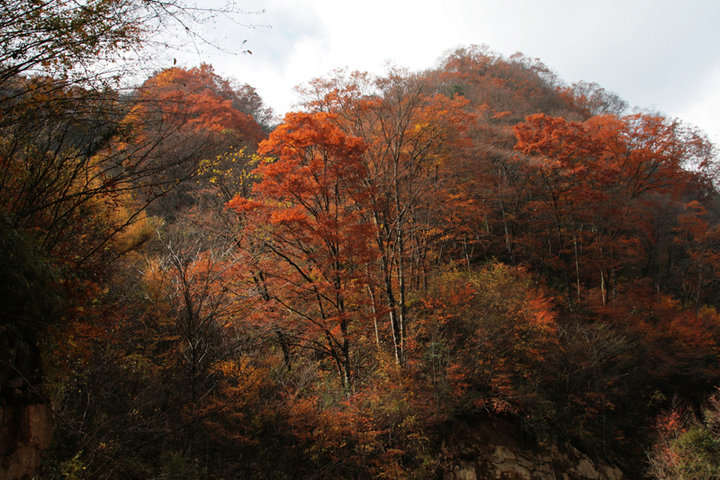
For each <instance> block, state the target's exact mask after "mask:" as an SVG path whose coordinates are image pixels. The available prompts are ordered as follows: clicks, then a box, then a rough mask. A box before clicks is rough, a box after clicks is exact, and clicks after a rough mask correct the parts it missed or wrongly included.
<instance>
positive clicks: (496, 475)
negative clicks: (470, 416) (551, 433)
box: [443, 420, 627, 480]
mask: <svg viewBox="0 0 720 480" xmlns="http://www.w3.org/2000/svg"><path fill="white" fill-rule="evenodd" d="M512 432H513V428H512V427H511V426H509V425H508V424H506V423H504V422H501V421H498V420H488V421H487V422H485V423H483V424H481V425H478V426H477V430H475V431H474V432H467V431H466V432H464V433H462V434H460V435H453V436H452V437H453V438H449V439H448V440H447V442H446V448H445V450H446V452H445V458H446V464H445V468H444V474H443V480H491V479H492V480H624V479H625V478H627V477H625V475H624V474H623V472H622V471H621V470H620V469H619V468H617V467H614V466H612V465H609V464H606V463H603V462H600V461H593V460H592V459H590V458H589V457H588V456H587V455H585V454H583V453H582V452H580V451H578V450H577V449H575V448H573V447H572V446H569V445H566V446H555V445H553V446H538V445H533V446H527V445H526V446H523V445H522V444H521V442H519V441H518V438H517V437H516V436H515V435H513V434H512ZM458 437H461V438H458ZM450 445H454V447H450ZM458 445H462V447H461V448H458V447H457V446H458ZM453 450H455V451H453Z"/></svg>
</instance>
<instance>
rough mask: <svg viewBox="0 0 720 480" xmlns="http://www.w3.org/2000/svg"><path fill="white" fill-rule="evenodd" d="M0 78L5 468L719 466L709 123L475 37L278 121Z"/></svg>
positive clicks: (174, 474)
mask: <svg viewBox="0 0 720 480" xmlns="http://www.w3.org/2000/svg"><path fill="white" fill-rule="evenodd" d="M0 45H2V44H0ZM71 47H72V48H76V46H71ZM68 48H70V47H68ZM72 48H70V50H71V52H70V53H69V54H74V53H72ZM88 48H89V47H88ZM91 53H92V54H98V52H94V53H93V52H90V53H88V54H91ZM100 53H102V52H100ZM2 58H3V57H0V60H1V59H2ZM1 65H3V66H7V65H8V63H7V62H5V63H2V64H1ZM11 67H12V68H10V67H8V68H5V69H0V102H1V104H2V115H1V116H0V161H1V162H2V168H1V169H0V185H2V189H1V190H0V244H2V246H3V250H4V252H5V255H3V257H2V261H0V278H2V279H3V289H2V294H1V295H0V302H1V305H0V312H2V314H1V315H2V316H1V317H0V318H1V320H0V321H1V323H0V345H2V348H0V387H1V390H0V422H1V423H2V428H1V429H0V432H2V433H0V477H3V478H11V479H15V478H18V479H20V478H44V479H61V478H62V479H95V478H104V479H118V480H120V479H135V478H158V479H159V478H163V479H170V478H177V479H181V478H182V479H193V478H197V479H201V478H215V479H231V478H258V479H262V478H268V479H270V478H272V479H282V478H288V479H290V478H298V479H300V478H328V479H330V478H333V479H334V478H358V479H360V478H393V479H399V478H445V479H453V478H454V479H461V478H462V479H469V478H486V477H493V478H508V479H513V478H518V479H520V478H523V479H525V478H537V479H541V478H542V479H546V478H547V479H550V478H571V479H600V478H607V479H613V480H615V479H620V478H629V479H632V478H656V479H662V480H664V479H670V478H687V479H700V478H716V477H717V476H718V472H719V471H720V464H718V458H720V455H719V454H720V432H718V418H720V417H719V416H718V415H720V409H719V408H718V397H717V394H716V391H717V386H718V385H720V358H719V357H718V345H719V342H720V314H718V311H717V308H718V305H719V302H720V297H718V291H719V290H718V280H719V279H720V230H719V228H720V227H718V220H719V218H720V203H719V199H720V197H719V196H718V191H717V180H718V179H717V175H718V170H717V169H718V162H717V155H716V152H715V150H714V147H713V145H711V144H710V143H709V142H708V140H707V139H706V137H705V136H704V135H703V134H702V133H701V132H698V131H697V130H695V129H694V128H692V127H689V126H687V125H683V124H682V123H680V122H679V121H677V120H673V119H669V118H665V117H663V116H662V115H658V114H649V113H643V112H633V113H630V110H629V108H628V106H627V105H626V103H625V102H624V101H623V100H622V99H620V98H618V96H617V95H614V94H613V93H611V92H607V91H605V90H603V89H602V88H601V87H600V86H598V85H596V84H592V83H581V84H576V85H567V84H565V83H564V82H563V81H562V80H561V79H559V78H557V77H556V76H555V75H554V74H553V73H552V72H551V71H550V70H549V69H548V68H547V67H546V66H544V65H543V64H542V63H540V62H539V61H537V60H530V59H528V58H526V57H524V56H522V55H514V56H512V57H510V58H504V57H502V56H500V55H498V54H495V53H493V52H492V51H489V50H488V49H484V48H477V47H469V48H465V49H459V50H457V51H455V52H453V53H451V54H448V55H447V56H446V57H445V58H443V59H441V61H440V62H439V63H438V67H437V68H435V69H433V70H428V71H422V72H409V71H404V70H400V69H391V70H389V71H388V72H387V73H386V74H385V75H382V76H377V77H376V76H373V75H370V74H368V73H363V72H342V71H340V72H335V73H333V74H331V75H330V76H326V77H320V78H317V79H314V80H311V81H309V82H308V83H307V84H306V85H304V86H303V87H302V89H301V93H300V94H301V98H302V102H303V103H302V105H303V106H302V108H301V109H300V110H299V111H295V112H291V113H288V114H287V115H285V117H284V118H283V120H282V121H280V123H279V124H277V125H272V124H271V120H270V119H271V117H272V116H271V113H270V111H269V109H268V108H267V107H266V106H265V105H264V104H263V101H262V99H261V98H260V97H259V95H258V94H257V92H256V91H255V89H254V88H253V87H252V86H250V85H242V84H237V83H233V82H231V81H230V80H228V79H224V78H221V77H220V76H219V75H217V74H216V73H215V72H214V70H213V68H212V67H211V66H209V65H201V66H198V67H196V68H191V69H186V68H180V67H173V68H168V69H165V70H162V71H158V72H156V73H155V74H154V75H152V76H151V77H150V78H147V79H146V80H145V81H144V82H143V83H142V85H140V86H138V87H137V88H134V89H133V90H132V91H131V92H129V93H128V92H122V93H121V92H119V91H118V90H116V89H114V88H112V87H111V86H108V85H104V86H103V87H102V88H100V87H98V86H96V85H95V86H94V85H92V84H91V83H87V82H85V83H73V82H68V81H67V77H65V78H64V79H62V80H59V79H58V77H53V76H48V75H38V74H35V73H34V72H32V71H23V70H22V69H20V70H18V67H17V65H15V66H12V65H11ZM33 475H36V477H33ZM502 475H504V476H502Z"/></svg>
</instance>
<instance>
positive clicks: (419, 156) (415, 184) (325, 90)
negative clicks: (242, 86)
mask: <svg viewBox="0 0 720 480" xmlns="http://www.w3.org/2000/svg"><path fill="white" fill-rule="evenodd" d="M304 95H305V97H306V98H307V99H308V106H309V107H310V108H313V109H315V110H319V111H330V112H333V113H335V114H336V115H337V120H336V122H337V123H338V124H339V125H340V127H341V128H342V129H343V130H344V131H347V132H349V133H350V134H352V135H356V136H358V137H360V138H362V139H363V141H364V142H365V144H366V145H367V150H366V151H365V152H364V153H363V155H362V163H363V168H364V170H365V172H366V174H365V175H366V177H365V178H366V180H365V181H366V184H367V186H368V187H369V193H368V195H366V196H365V197H363V198H362V199H361V201H360V202H359V203H358V206H357V208H358V211H359V212H361V214H362V215H363V216H364V217H365V219H366V222H368V223H369V224H372V225H373V235H374V245H375V248H376V249H377V252H378V254H379V258H378V262H377V266H376V272H377V273H376V280H375V282H374V283H373V284H372V285H370V286H369V290H368V292H369V296H370V299H369V300H370V303H371V304H372V305H373V306H374V308H375V310H376V312H380V311H383V312H387V313H386V314H387V315H388V319H389V334H390V342H391V345H392V352H393V354H394V356H395V359H396V361H397V363H398V364H403V363H404V362H405V348H406V343H407V335H408V322H407V315H408V308H407V296H408V292H409V289H410V288H411V284H413V283H415V284H419V283H421V279H422V278H423V277H424V276H425V275H426V274H427V268H428V263H427V262H428V257H429V251H430V248H431V246H432V245H433V244H434V240H437V238H438V237H440V236H441V235H437V230H436V228H437V225H433V224H431V223H430V217H431V216H432V213H430V212H431V211H432V208H433V207H434V206H435V205H436V202H439V201H441V200H440V199H441V198H442V194H441V193H439V192H441V190H442V189H441V187H440V185H439V182H440V181H441V178H442V177H441V176H440V175H439V172H440V171H441V170H442V169H443V167H444V166H445V165H446V163H448V162H450V155H451V152H452V149H453V146H455V145H457V144H459V143H461V142H462V138H463V135H462V134H463V131H464V122H465V121H466V120H468V116H467V115H466V114H465V112H464V110H463V107H464V105H465V102H464V100H463V99H462V98H455V99H451V98H448V97H447V96H444V95H440V94H435V93H433V92H432V91H431V90H430V89H428V88H427V85H426V84H425V83H424V82H423V80H422V79H421V78H419V77H415V76H412V75H406V74H405V73H403V72H402V71H390V72H389V73H388V75H387V76H386V77H380V78H376V79H373V78H371V77H369V76H368V75H367V74H363V73H359V72H356V73H353V74H350V75H348V76H343V75H338V76H337V77H336V78H330V79H317V80H315V81H313V82H312V83H311V84H310V85H309V87H307V89H306V90H305V91H304ZM451 228H452V227H451ZM433 237H434V238H433ZM411 276H412V277H414V278H411ZM376 289H377V291H379V294H378V295H377V297H376V293H375V290H376ZM378 299H382V302H379V301H378Z"/></svg>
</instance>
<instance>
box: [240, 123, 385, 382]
mask: <svg viewBox="0 0 720 480" xmlns="http://www.w3.org/2000/svg"><path fill="white" fill-rule="evenodd" d="M365 149H366V147H365V145H364V143H363V142H362V141H361V140H360V139H359V138H357V137H352V136H349V135H346V134H345V133H344V132H342V131H341V130H340V129H339V128H338V127H337V126H336V125H335V122H334V118H333V116H331V115H328V114H323V113H317V114H306V113H293V114H288V115H287V116H286V117H285V122H284V123H283V124H282V125H281V126H279V127H278V128H277V129H276V130H275V131H274V132H273V133H272V134H271V136H270V138H269V139H268V140H267V141H266V142H263V143H262V144H261V149H260V153H261V154H266V155H267V154H271V155H274V156H275V157H276V160H271V161H269V162H265V163H263V164H261V165H260V166H258V168H257V169H256V171H255V173H256V174H258V175H259V176H260V178H261V180H260V181H259V183H257V184H255V185H254V186H253V189H252V195H251V196H250V197H249V198H245V197H241V196H238V197H236V198H235V199H233V200H232V201H231V202H230V203H229V204H228V206H229V207H230V208H232V209H233V210H235V211H236V212H238V214H240V215H241V217H242V219H243V222H245V224H246V226H247V229H246V234H247V235H248V239H249V241H251V242H252V244H253V248H254V249H256V250H255V251H256V252H257V253H258V254H259V255H261V257H264V258H265V259H266V260H265V261H263V260H262V259H261V260H260V261H259V263H258V265H257V267H256V268H257V271H256V272H255V273H256V274H258V275H259V274H262V277H263V279H262V280H260V281H261V282H263V284H262V285H261V288H262V289H263V291H266V296H267V298H268V299H271V300H272V301H273V302H276V303H277V304H278V305H280V306H281V307H282V308H283V309H285V310H286V313H285V314H284V316H285V317H286V318H288V319H293V318H294V322H297V324H299V325H302V327H300V328H299V329H295V330H294V331H295V332H296V334H295V337H296V340H297V342H298V343H300V344H301V345H302V346H304V347H308V348H313V349H316V350H318V351H319V352H322V353H323V354H325V355H327V356H328V357H329V358H330V359H331V360H332V361H333V363H334V364H335V367H336V369H337V372H338V376H339V378H340V380H341V383H342V384H343V386H344V388H346V389H348V390H349V389H350V388H351V386H352V365H351V341H352V338H353V336H354V335H355V332H356V331H357V329H361V328H362V316H363V313H364V308H363V305H362V303H361V298H362V291H363V285H364V283H365V282H364V280H363V277H364V275H365V265H367V263H368V262H369V261H370V260H371V259H372V255H373V254H372V252H371V250H370V248H369V240H370V234H371V230H370V228H369V225H368V224H367V223H366V222H365V221H364V219H363V218H362V216H361V215H360V213H359V212H358V211H357V209H356V207H355V205H356V204H357V202H360V201H361V200H362V198H364V197H366V196H367V195H368V194H369V188H368V187H367V185H366V181H365V178H366V177H365V175H366V172H365V170H364V168H363V164H362V162H361V160H362V154H363V152H364V151H365ZM294 322H293V323H294ZM358 323H360V324H359V325H356V324H358Z"/></svg>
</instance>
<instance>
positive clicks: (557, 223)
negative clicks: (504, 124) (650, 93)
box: [515, 115, 712, 303]
mask: <svg viewBox="0 0 720 480" xmlns="http://www.w3.org/2000/svg"><path fill="white" fill-rule="evenodd" d="M515 132H516V135H517V137H518V143H517V146H516V149H517V150H518V151H520V152H522V153H524V154H528V155H535V156H536V157H535V158H536V160H534V161H535V162H537V163H536V166H535V167H534V171H535V178H536V185H537V188H538V191H537V194H538V195H537V196H536V197H535V198H534V199H533V201H531V202H529V203H528V204H527V206H526V208H528V209H529V210H530V211H532V212H533V217H534V219H535V222H536V225H535V232H536V233H535V234H534V236H535V238H534V239H535V240H537V241H538V245H536V246H535V247H533V248H532V250H531V251H534V252H536V253H537V252H541V251H544V250H547V249H551V250H549V251H547V256H546V257H541V258H540V259H538V260H540V261H541V262H545V260H543V259H542V258H548V259H549V260H550V261H552V259H558V260H560V261H561V262H562V264H560V265H556V266H555V267H554V268H560V269H561V270H562V271H564V275H566V277H568V278H574V282H573V283H574V289H575V293H576V296H577V298H580V295H581V290H582V288H583V285H584V284H586V283H588V282H589V283H590V284H591V285H599V288H600V290H601V296H602V302H603V303H605V302H606V301H607V290H608V289H609V288H610V287H609V286H611V285H614V283H615V282H616V280H617V276H618V275H619V274H620V273H621V272H620V270H621V268H625V269H627V268H629V267H630V264H631V263H632V262H637V261H638V260H640V258H639V256H638V255H639V254H640V253H641V252H643V251H648V249H649V246H650V245H652V243H653V242H654V235H653V226H652V223H651V221H650V220H651V218H652V215H653V213H652V212H657V211H658V207H657V202H658V201H659V199H660V198H669V199H675V200H677V199H678V198H679V195H680V194H681V193H682V192H684V191H685V189H686V186H687V185H688V183H689V181H690V178H691V174H690V173H689V170H690V169H698V170H699V171H704V170H707V171H709V170H711V169H712V163H711V160H712V151H711V149H710V147H709V145H708V143H707V142H706V141H705V140H704V138H703V137H702V136H700V135H698V134H696V133H695V132H693V131H692V130H690V129H687V128H685V127H683V126H682V125H680V124H678V123H677V122H669V121H666V120H665V119H663V118H659V117H652V116H645V115H632V116H628V117H622V118H618V117H613V116H604V117H592V118H590V119H589V120H587V121H585V122H582V123H579V122H568V121H566V120H565V119H563V118H558V117H548V116H545V115H535V116H531V117H528V119H527V121H526V123H524V124H519V125H518V126H516V127H515ZM538 220H539V222H538ZM538 229H540V230H544V233H542V234H538V232H537V230H538ZM529 240H531V241H532V240H533V238H532V236H531V237H530V238H529ZM543 243H544V244H545V245H546V246H547V248H546V247H543V246H542V245H543ZM632 252H635V253H632ZM631 258H632V260H631ZM535 261H537V260H535ZM593 277H594V278H593ZM591 278H592V280H590V279H591Z"/></svg>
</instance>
